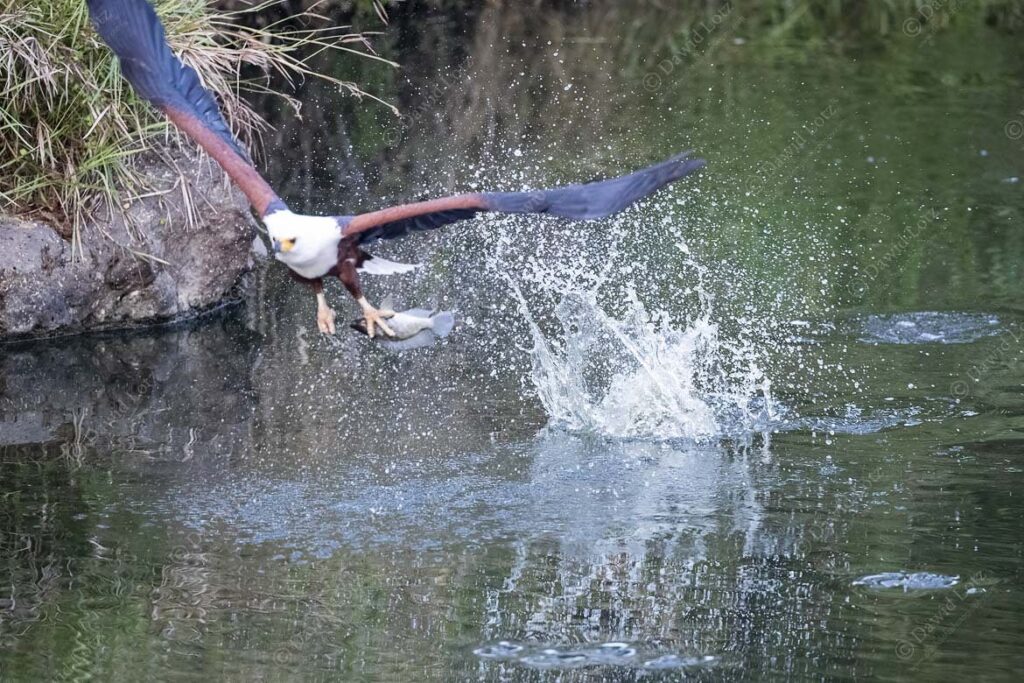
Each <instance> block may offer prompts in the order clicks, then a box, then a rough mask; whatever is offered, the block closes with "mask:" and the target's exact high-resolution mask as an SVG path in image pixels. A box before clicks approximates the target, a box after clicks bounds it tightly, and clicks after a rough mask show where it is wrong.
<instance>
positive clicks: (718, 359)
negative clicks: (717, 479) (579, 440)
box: [506, 264, 771, 438]
mask: <svg viewBox="0 0 1024 683" xmlns="http://www.w3.org/2000/svg"><path fill="white" fill-rule="evenodd" d="M691 265H692V264H691ZM572 275H573V274H572V273H570V276H569V277H568V278H565V277H558V276H555V275H554V274H553V273H552V272H551V271H549V270H547V269H544V268H535V269H533V270H532V271H530V272H529V274H528V276H527V277H532V278H540V281H539V282H537V281H536V280H535V281H534V284H537V285H538V286H539V287H540V288H541V289H543V290H546V291H549V292H552V291H557V292H561V296H560V297H559V301H558V303H557V304H556V305H555V306H554V309H553V317H554V321H555V322H557V327H559V328H560V330H557V331H555V332H546V331H545V330H544V329H543V327H542V322H541V321H538V320H537V319H536V318H535V317H534V315H533V313H532V312H531V308H530V305H529V303H528V302H527V300H526V298H525V297H524V295H523V293H522V290H521V289H520V287H519V285H518V284H517V283H516V282H515V281H514V280H513V279H512V278H511V277H509V276H506V279H507V280H508V282H509V284H510V286H511V289H512V291H513V293H514V294H515V296H516V298H517V299H518V301H519V306H520V311H521V312H522V314H523V315H524V317H525V318H526V320H527V322H528V324H529V326H530V331H531V334H532V336H533V348H532V351H531V353H532V359H533V371H532V380H533V384H534V386H535V388H536V391H537V395H538V397H539V398H540V400H541V402H542V403H543V405H544V407H545V409H546V411H547V412H548V414H549V415H550V417H551V418H552V420H553V422H554V423H555V424H557V425H559V426H562V427H565V428H568V429H573V430H583V431H591V432H596V433H600V434H603V435H607V436H614V437H657V438H680V437H682V438H705V437H711V436H718V435H723V434H727V433H732V432H735V431H747V430H750V429H752V428H754V427H755V426H756V425H757V424H758V423H762V422H764V421H765V418H766V410H767V409H768V408H770V406H771V396H770V383H769V382H768V379H767V378H766V377H765V376H764V373H763V372H762V371H761V370H760V369H759V367H758V365H757V363H756V362H755V356H754V353H753V349H752V348H751V347H749V346H747V345H744V344H742V343H736V342H726V341H724V340H723V339H721V338H720V334H719V327H718V325H717V324H715V323H714V322H713V321H712V318H711V311H710V303H709V300H708V298H707V296H706V295H705V294H704V293H703V291H702V290H700V289H699V288H698V289H697V293H698V294H699V299H700V301H701V302H702V303H701V310H700V312H699V314H698V315H697V316H696V317H695V318H693V319H691V320H690V321H689V322H688V324H686V325H685V326H682V327H681V328H680V327H676V326H674V325H673V324H672V322H671V314H670V312H669V311H666V310H660V309H659V310H653V311H650V310H648V308H647V306H645V305H644V303H643V302H642V301H641V299H640V296H639V295H638V293H637V292H636V290H635V289H634V288H633V286H632V285H631V284H630V285H628V286H627V287H626V289H625V293H624V296H622V297H621V299H620V300H618V301H617V302H616V303H617V306H613V305H609V304H608V303H603V301H602V297H601V291H600V290H601V288H602V285H603V284H605V283H606V282H607V280H606V279H605V278H604V277H597V278H594V277H593V276H592V275H591V274H588V273H576V275H577V278H576V279H578V280H580V281H582V282H583V283H585V287H583V288H580V287H578V286H576V284H575V283H574V282H572V280H573V279H574V278H573V277H572ZM616 309H617V310H618V311H619V312H618V313H612V312H609V311H611V310H616Z"/></svg>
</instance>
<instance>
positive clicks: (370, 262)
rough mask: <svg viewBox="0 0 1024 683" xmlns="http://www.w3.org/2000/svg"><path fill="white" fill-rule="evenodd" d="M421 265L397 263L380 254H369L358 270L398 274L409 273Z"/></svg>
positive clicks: (374, 273)
mask: <svg viewBox="0 0 1024 683" xmlns="http://www.w3.org/2000/svg"><path fill="white" fill-rule="evenodd" d="M421 265H423V264H421V263H397V262H396V261H389V260H387V259H386V258H381V257H380V256H371V257H370V258H368V259H366V260H365V261H363V265H362V266H360V267H359V272H360V273H366V274H367V275H398V274H399V273H411V272H412V271H414V270H416V269H417V268H419V267H420V266H421Z"/></svg>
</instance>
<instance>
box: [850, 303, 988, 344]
mask: <svg viewBox="0 0 1024 683" xmlns="http://www.w3.org/2000/svg"><path fill="white" fill-rule="evenodd" d="M855 323H856V325H857V326H858V327H859V328H860V330H859V333H858V338H859V341H862V342H865V343H869V344H878V343H881V344H968V343H971V342H974V341H977V340H979V339H983V338H985V337H991V336H994V335H997V334H999V333H1000V332H1002V331H1003V330H1002V327H1001V326H1000V324H999V319H998V318H997V317H995V316H993V315H981V314H974V313H952V312H951V313H937V312H931V311H923V312H915V313H898V314H894V315H868V316H864V317H862V318H858V319H856V320H855Z"/></svg>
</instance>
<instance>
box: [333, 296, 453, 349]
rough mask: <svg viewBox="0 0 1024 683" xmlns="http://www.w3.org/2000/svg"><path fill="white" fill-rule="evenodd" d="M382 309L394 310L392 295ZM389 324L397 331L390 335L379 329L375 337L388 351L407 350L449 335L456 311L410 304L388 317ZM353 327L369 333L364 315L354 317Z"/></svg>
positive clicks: (382, 305)
mask: <svg viewBox="0 0 1024 683" xmlns="http://www.w3.org/2000/svg"><path fill="white" fill-rule="evenodd" d="M380 307H381V309H383V310H389V309H390V310H394V305H393V304H392V303H391V297H388V298H387V299H384V301H382V302H381V305H380ZM386 321H387V324H388V327H390V328H391V331H392V332H394V333H395V335H394V336H393V337H392V336H389V335H387V334H385V333H384V332H383V331H382V330H377V334H376V335H374V337H373V341H375V342H377V343H378V344H380V345H381V346H383V347H384V348H386V349H388V350H389V351H408V350H410V349H419V348H423V347H424V346H430V345H431V344H433V343H434V342H436V341H437V340H438V339H443V338H445V337H447V336H448V335H449V334H450V333H451V331H452V328H454V327H455V315H454V314H453V313H452V312H451V311H438V310H436V309H429V308H410V309H408V310H405V311H395V314H394V315H393V316H391V317H390V318H387V319H386ZM350 327H351V328H352V329H353V330H355V331H357V332H360V333H362V334H366V321H365V320H363V319H362V318H359V319H357V320H353V321H352V324H351V325H350Z"/></svg>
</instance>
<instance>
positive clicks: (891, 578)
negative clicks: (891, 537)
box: [853, 572, 960, 591]
mask: <svg viewBox="0 0 1024 683" xmlns="http://www.w3.org/2000/svg"><path fill="white" fill-rule="evenodd" d="M958 583H960V577H959V576H947V575H944V574H933V573H931V572H912V573H911V572H883V573H881V574H870V575H868V576H862V577H861V578H859V579H857V580H855V581H854V582H853V585H854V586H866V587H868V588H878V589H890V588H899V589H902V590H904V591H912V590H942V589H946V588H953V587H954V586H956V585H957V584H958Z"/></svg>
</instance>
